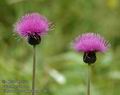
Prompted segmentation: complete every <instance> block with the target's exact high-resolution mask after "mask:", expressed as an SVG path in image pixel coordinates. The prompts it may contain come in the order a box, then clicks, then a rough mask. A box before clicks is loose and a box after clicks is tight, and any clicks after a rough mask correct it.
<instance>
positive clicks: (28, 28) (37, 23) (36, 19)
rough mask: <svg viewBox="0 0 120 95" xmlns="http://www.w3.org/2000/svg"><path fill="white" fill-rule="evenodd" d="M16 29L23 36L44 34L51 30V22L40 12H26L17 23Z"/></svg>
mask: <svg viewBox="0 0 120 95" xmlns="http://www.w3.org/2000/svg"><path fill="white" fill-rule="evenodd" d="M15 31H16V32H17V33H18V34H19V35H21V36H23V37H27V36H29V35H35V34H37V35H39V36H42V35H44V34H46V33H47V32H48V31H49V22H48V20H47V19H46V18H45V17H44V16H42V15H40V14H39V13H30V14H26V15H25V16H23V17H22V18H21V19H20V20H19V21H18V22H17V23H16V24H15Z"/></svg>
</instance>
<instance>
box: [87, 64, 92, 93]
mask: <svg viewBox="0 0 120 95" xmlns="http://www.w3.org/2000/svg"><path fill="white" fill-rule="evenodd" d="M90 80H91V65H89V64H88V79H87V95H90Z"/></svg>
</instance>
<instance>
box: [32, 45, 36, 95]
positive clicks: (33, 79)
mask: <svg viewBox="0 0 120 95" xmlns="http://www.w3.org/2000/svg"><path fill="white" fill-rule="evenodd" d="M35 65H36V47H35V45H34V46H33V75H32V95H35V69H36V67H35Z"/></svg>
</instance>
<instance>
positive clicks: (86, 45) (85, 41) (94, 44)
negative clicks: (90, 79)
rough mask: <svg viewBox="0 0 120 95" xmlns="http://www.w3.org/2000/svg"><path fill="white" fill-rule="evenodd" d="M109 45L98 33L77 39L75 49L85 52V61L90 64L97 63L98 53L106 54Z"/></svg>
mask: <svg viewBox="0 0 120 95" xmlns="http://www.w3.org/2000/svg"><path fill="white" fill-rule="evenodd" d="M108 47H109V43H108V42H107V41H106V40H105V39H104V38H103V37H101V36H100V35H99V34H96V33H85V34H82V35H81V36H79V37H77V38H76V40H75V42H74V44H73V48H74V49H75V50H76V51H77V52H84V56H83V61H84V62H85V63H88V64H92V63H95V61H96V52H105V51H106V50H107V49H108Z"/></svg>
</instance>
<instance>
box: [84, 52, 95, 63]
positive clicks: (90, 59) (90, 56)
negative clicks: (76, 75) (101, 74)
mask: <svg viewBox="0 0 120 95" xmlns="http://www.w3.org/2000/svg"><path fill="white" fill-rule="evenodd" d="M83 61H84V62H85V63H88V64H93V63H95V61H96V54H95V52H85V53H84V56H83Z"/></svg>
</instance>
